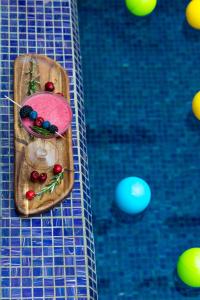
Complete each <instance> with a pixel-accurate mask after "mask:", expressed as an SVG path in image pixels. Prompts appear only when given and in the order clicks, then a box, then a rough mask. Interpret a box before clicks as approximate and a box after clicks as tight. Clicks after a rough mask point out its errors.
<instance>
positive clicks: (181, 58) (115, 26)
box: [78, 0, 200, 300]
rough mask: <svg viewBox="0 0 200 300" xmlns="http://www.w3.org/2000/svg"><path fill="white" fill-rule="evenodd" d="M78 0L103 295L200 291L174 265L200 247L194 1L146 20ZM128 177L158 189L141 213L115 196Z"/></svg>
mask: <svg viewBox="0 0 200 300" xmlns="http://www.w3.org/2000/svg"><path fill="white" fill-rule="evenodd" d="M78 3H79V22H80V37H81V50H82V66H83V77H84V88H85V109H86V122H87V141H88V155H89V167H90V183H91V192H92V204H93V216H94V220H93V223H94V231H95V242H96V260H97V275H98V288H99V299H100V300H115V299H117V300H118V299H124V300H155V299H159V300H172V299H177V300H179V299H180V300H182V299H200V292H199V290H198V289H195V290H191V289H189V288H186V287H185V286H183V285H181V284H180V282H179V281H178V280H177V277H176V272H175V268H176V262H177V258H178V256H179V255H180V254H181V253H182V252H183V251H184V250H186V249H188V248H191V247H199V246H200V241H199V232H200V201H199V190H200V187H199V178H200V163H199V162H200V123H199V122H198V121H197V120H195V119H194V117H193V115H192V113H191V101H192V98H193V96H194V94H195V93H196V92H197V91H198V90H199V89H200V71H199V59H200V55H199V53H200V52H199V51H200V50H199V49H200V32H198V31H195V30H193V29H191V28H190V27H189V26H188V25H187V23H186V21H185V7H186V5H187V3H188V1H186V0H181V1H173V2H172V1H161V0H160V1H159V3H158V6H157V8H156V10H155V12H154V13H153V14H152V15H150V16H148V17H146V18H137V17H134V16H133V15H131V14H130V13H128V11H127V10H126V8H125V6H124V1H123V0H121V1H116V0H106V1H103V0H96V1H90V0H84V1H82V0H79V1H78ZM127 176H139V177H141V178H143V179H145V180H146V181H147V182H148V183H149V185H150V186H151V190H152V201H151V205H150V207H149V208H148V210H147V211H146V212H145V213H144V214H143V215H142V216H139V217H137V218H136V217H131V216H128V215H125V214H123V213H121V212H120V211H119V210H118V209H117V208H116V207H115V205H114V204H113V203H114V191H115V187H116V185H117V183H118V182H119V180H121V179H122V178H124V177H127Z"/></svg>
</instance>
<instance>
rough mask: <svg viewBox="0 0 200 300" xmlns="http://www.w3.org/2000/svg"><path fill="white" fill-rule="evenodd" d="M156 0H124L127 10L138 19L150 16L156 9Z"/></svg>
mask: <svg viewBox="0 0 200 300" xmlns="http://www.w3.org/2000/svg"><path fill="white" fill-rule="evenodd" d="M156 4H157V0H126V6H127V8H128V10H129V11H130V12H131V13H132V14H134V15H136V16H139V17H143V16H146V15H148V14H150V13H151V12H152V11H153V10H154V8H155V7H156Z"/></svg>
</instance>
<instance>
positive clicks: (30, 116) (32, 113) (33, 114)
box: [29, 110, 38, 121]
mask: <svg viewBox="0 0 200 300" xmlns="http://www.w3.org/2000/svg"><path fill="white" fill-rule="evenodd" d="M37 116H38V113H37V111H35V110H32V112H30V114H29V118H30V119H31V120H33V121H34V120H36V119H37Z"/></svg>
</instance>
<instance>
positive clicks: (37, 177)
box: [30, 171, 47, 183]
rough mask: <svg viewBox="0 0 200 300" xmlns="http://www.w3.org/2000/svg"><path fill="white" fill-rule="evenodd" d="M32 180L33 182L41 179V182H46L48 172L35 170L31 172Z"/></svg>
mask: <svg viewBox="0 0 200 300" xmlns="http://www.w3.org/2000/svg"><path fill="white" fill-rule="evenodd" d="M30 180H31V181H32V182H37V181H39V182H40V183H44V182H45V181H46V180H47V173H41V174H39V173H38V172H37V171H33V172H31V175H30Z"/></svg>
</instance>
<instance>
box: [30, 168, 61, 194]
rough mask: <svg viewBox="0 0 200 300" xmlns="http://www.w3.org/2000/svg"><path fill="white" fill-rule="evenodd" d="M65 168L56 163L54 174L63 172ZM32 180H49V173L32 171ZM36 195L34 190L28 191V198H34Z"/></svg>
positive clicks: (41, 181) (42, 181)
mask: <svg viewBox="0 0 200 300" xmlns="http://www.w3.org/2000/svg"><path fill="white" fill-rule="evenodd" d="M62 170H63V168H62V166H61V165H59V164H56V165H54V167H53V174H54V175H57V174H59V173H61V172H62ZM30 180H31V181H32V182H37V181H39V182H40V183H44V182H45V181H46V180H47V174H46V173H41V174H39V173H38V172H37V171H33V172H31V175H30ZM35 196H36V193H35V192H34V191H33V190H29V191H27V192H26V199H28V200H33V199H34V198H35Z"/></svg>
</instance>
